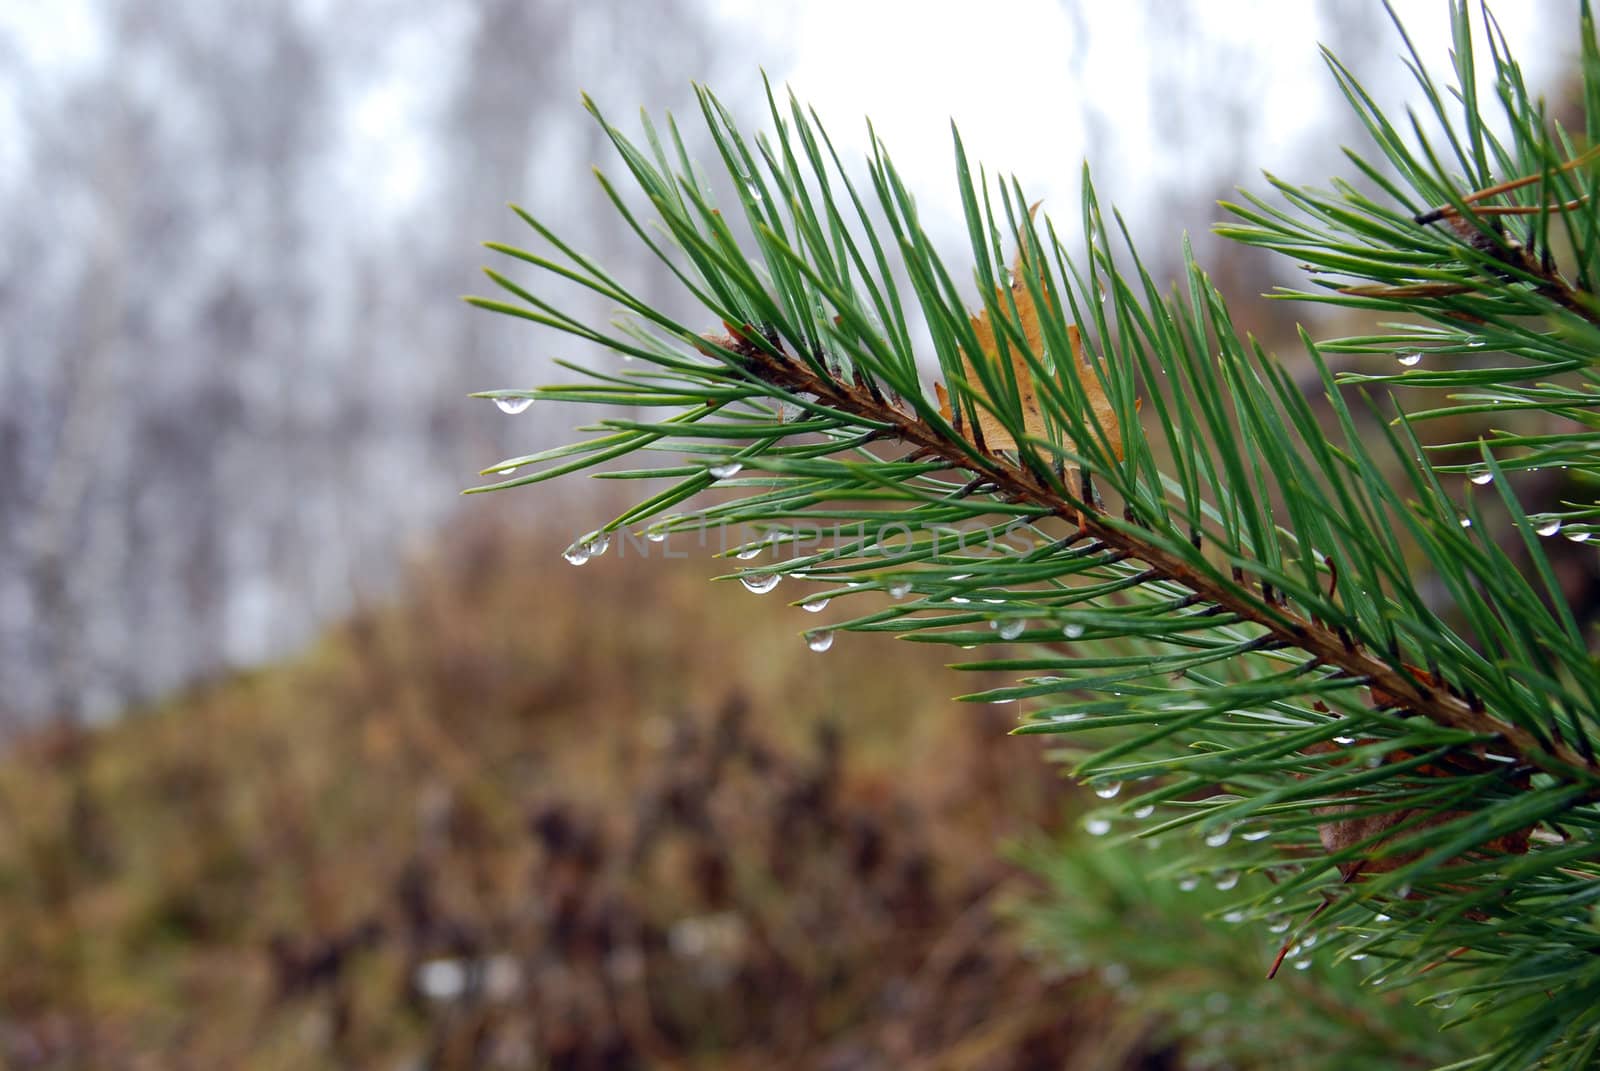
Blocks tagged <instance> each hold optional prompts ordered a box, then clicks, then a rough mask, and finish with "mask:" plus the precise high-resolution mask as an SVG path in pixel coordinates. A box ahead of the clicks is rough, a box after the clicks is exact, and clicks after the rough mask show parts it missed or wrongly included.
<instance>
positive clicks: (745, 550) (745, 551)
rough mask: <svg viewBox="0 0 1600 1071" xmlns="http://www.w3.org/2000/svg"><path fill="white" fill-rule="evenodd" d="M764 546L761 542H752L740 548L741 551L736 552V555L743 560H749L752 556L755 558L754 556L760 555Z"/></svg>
mask: <svg viewBox="0 0 1600 1071" xmlns="http://www.w3.org/2000/svg"><path fill="white" fill-rule="evenodd" d="M762 548H763V544H761V543H752V544H751V545H750V546H748V547H741V548H740V549H739V552H738V553H737V554H735V555H734V557H735V558H738V559H739V560H740V561H742V562H747V561H749V560H750V559H751V558H754V557H756V556H758V555H759V554H760V553H761V551H762Z"/></svg>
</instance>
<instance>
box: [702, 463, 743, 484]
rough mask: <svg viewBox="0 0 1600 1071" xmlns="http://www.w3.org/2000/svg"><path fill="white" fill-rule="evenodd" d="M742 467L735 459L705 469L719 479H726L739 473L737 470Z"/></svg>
mask: <svg viewBox="0 0 1600 1071" xmlns="http://www.w3.org/2000/svg"><path fill="white" fill-rule="evenodd" d="M742 468H744V466H743V465H741V464H740V463H739V462H737V461H724V462H722V463H721V464H720V465H712V466H711V467H710V468H709V469H707V470H706V471H707V472H709V473H711V475H713V476H715V477H716V478H717V479H719V480H726V479H727V478H728V477H729V476H737V475H739V470H740V469H742Z"/></svg>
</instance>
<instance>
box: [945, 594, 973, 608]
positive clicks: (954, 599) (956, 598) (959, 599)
mask: <svg viewBox="0 0 1600 1071" xmlns="http://www.w3.org/2000/svg"><path fill="white" fill-rule="evenodd" d="M950 601H951V602H958V603H961V604H962V605H963V606H965V605H966V604H967V603H969V602H971V601H972V600H971V599H964V598H962V597H961V596H960V595H952V596H950Z"/></svg>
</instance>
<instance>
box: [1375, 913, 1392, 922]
mask: <svg viewBox="0 0 1600 1071" xmlns="http://www.w3.org/2000/svg"><path fill="white" fill-rule="evenodd" d="M1372 921H1373V922H1388V921H1389V916H1388V915H1384V914H1378V915H1375V916H1373V919H1372Z"/></svg>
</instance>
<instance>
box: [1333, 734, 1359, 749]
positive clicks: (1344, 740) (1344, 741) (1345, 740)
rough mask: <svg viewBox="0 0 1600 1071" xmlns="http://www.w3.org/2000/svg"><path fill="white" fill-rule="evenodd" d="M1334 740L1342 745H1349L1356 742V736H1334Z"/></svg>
mask: <svg viewBox="0 0 1600 1071" xmlns="http://www.w3.org/2000/svg"><path fill="white" fill-rule="evenodd" d="M1333 742H1334V743H1335V744H1338V745H1339V746H1340V747H1349V746H1350V745H1351V744H1353V743H1355V742H1356V738H1355V737H1353V736H1336V737H1334V738H1333Z"/></svg>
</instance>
